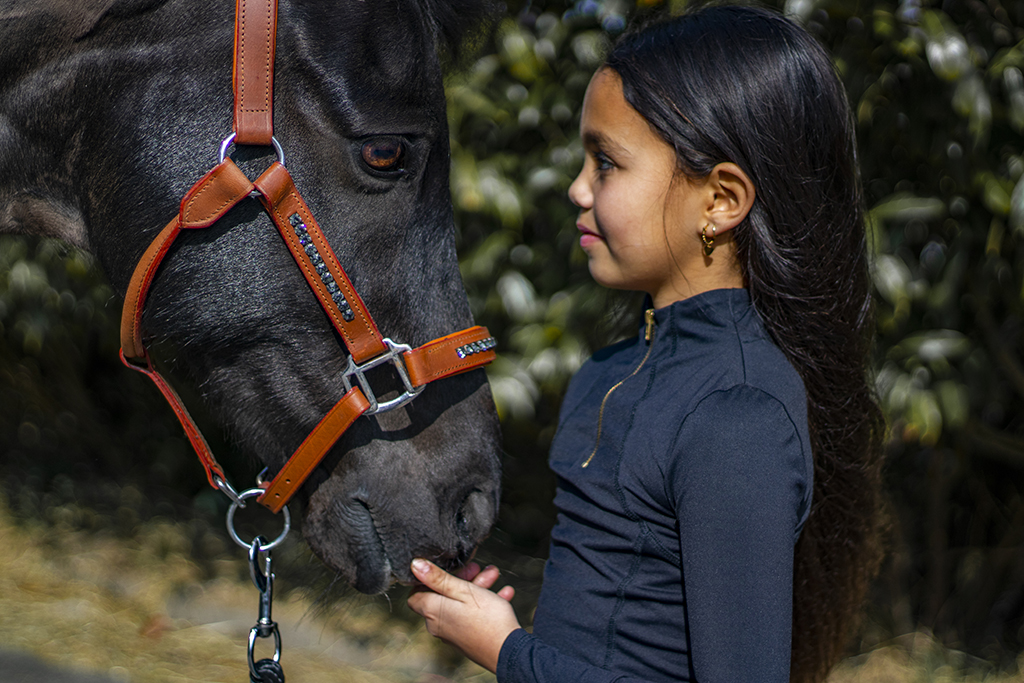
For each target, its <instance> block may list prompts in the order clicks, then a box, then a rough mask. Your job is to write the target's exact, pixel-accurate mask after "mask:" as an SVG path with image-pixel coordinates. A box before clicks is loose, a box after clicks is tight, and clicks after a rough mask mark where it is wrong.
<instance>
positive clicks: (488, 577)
mask: <svg viewBox="0 0 1024 683" xmlns="http://www.w3.org/2000/svg"><path fill="white" fill-rule="evenodd" d="M500 575H501V572H500V571H499V570H498V568H497V567H495V566H494V565H493V564H492V565H491V566H490V567H487V568H486V569H484V570H483V571H481V572H480V573H479V574H477V575H476V577H475V578H474V579H473V583H474V584H476V585H477V586H480V587H481V588H490V587H491V586H493V585H494V582H495V581H497V580H498V576H500Z"/></svg>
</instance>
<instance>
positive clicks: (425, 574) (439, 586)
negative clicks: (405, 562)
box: [411, 557, 465, 600]
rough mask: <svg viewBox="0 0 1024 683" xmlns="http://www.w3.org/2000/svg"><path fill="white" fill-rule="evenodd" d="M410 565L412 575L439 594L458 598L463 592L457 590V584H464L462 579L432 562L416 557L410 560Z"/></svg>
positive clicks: (458, 586)
mask: <svg viewBox="0 0 1024 683" xmlns="http://www.w3.org/2000/svg"><path fill="white" fill-rule="evenodd" d="M411 567H412V573H413V576H415V577H416V578H417V579H419V581H420V583H422V584H423V585H424V586H426V587H427V588H429V589H430V590H432V591H434V592H435V593H437V594H439V595H443V596H445V597H447V598H454V599H456V600H458V599H459V596H460V595H461V594H462V593H463V592H464V591H460V590H459V588H460V585H459V584H462V585H463V586H464V585H465V583H464V582H463V581H462V579H459V578H456V577H454V576H452V575H451V574H449V573H448V572H446V571H445V570H443V569H441V568H440V567H438V566H437V565H436V564H434V563H433V562H429V561H427V560H424V559H422V558H419V557H417V558H416V559H415V560H413V561H412V565H411Z"/></svg>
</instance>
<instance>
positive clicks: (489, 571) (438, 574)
mask: <svg viewBox="0 0 1024 683" xmlns="http://www.w3.org/2000/svg"><path fill="white" fill-rule="evenodd" d="M412 573H413V575H414V576H415V577H416V578H417V579H419V580H420V581H421V582H422V583H423V586H424V588H418V589H416V590H415V591H414V592H413V594H412V595H410V596H409V607H410V609H412V611H413V612H416V614H419V615H420V616H422V617H423V618H424V619H426V621H427V631H429V632H430V634H431V635H434V636H437V637H438V638H440V639H441V640H444V641H445V642H448V643H451V644H452V645H454V646H455V647H457V648H459V649H460V650H462V652H463V653H464V654H465V655H466V656H467V657H469V658H470V659H472V660H473V661H474V662H476V663H477V664H479V665H480V666H482V667H484V668H485V669H487V670H488V671H490V672H491V673H494V672H495V670H496V669H497V668H498V653H499V652H501V646H502V644H503V643H504V642H505V638H507V637H508V634H510V633H512V631H515V630H516V629H517V628H519V620H518V619H516V614H515V612H514V611H513V610H512V605H510V604H509V600H511V599H512V596H513V595H514V594H515V589H514V588H512V586H505V587H504V588H502V589H501V590H499V591H498V592H497V593H494V592H491V591H490V590H489V589H490V587H491V586H493V585H494V582H495V581H497V580H498V574H499V572H498V568H497V567H493V566H491V567H487V568H486V569H484V570H482V571H481V569H480V566H479V565H478V564H476V563H475V562H472V563H470V564H469V565H467V566H466V567H464V568H463V569H462V570H461V571H460V572H459V574H458V576H453V575H451V574H449V573H448V572H446V571H444V570H443V569H441V568H440V567H438V566H437V565H435V564H432V563H431V562H427V561H426V560H420V559H416V560H413V561H412ZM460 577H461V578H460Z"/></svg>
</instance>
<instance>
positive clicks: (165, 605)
mask: <svg viewBox="0 0 1024 683" xmlns="http://www.w3.org/2000/svg"><path fill="white" fill-rule="evenodd" d="M58 518H59V516H58ZM0 548H2V549H3V553H4V555H3V558H2V559H0V644H2V647H3V648H4V649H8V650H15V651H21V652H28V653H31V654H33V655H35V656H37V657H38V658H40V659H41V660H43V661H45V662H48V663H50V664H53V665H57V666H63V667H69V668H74V669H77V670H82V671H89V672H93V673H99V674H104V675H106V676H109V677H110V678H112V679H114V680H123V681H132V682H133V683H178V682H181V683H185V682H186V681H187V682H189V683H192V682H195V681H211V682H219V681H224V682H225V683H227V682H230V683H237V682H238V681H243V680H247V676H246V674H247V672H246V665H245V656H246V653H245V642H246V637H247V635H248V630H249V628H250V627H251V626H252V624H253V622H254V621H255V619H256V605H257V593H256V589H255V588H254V587H253V586H252V584H250V583H249V582H248V581H247V580H245V579H244V578H243V577H244V572H245V562H244V553H243V551H242V550H241V549H233V550H234V552H229V553H226V554H225V553H223V552H222V553H221V557H222V559H216V560H213V561H212V563H211V564H210V566H208V567H206V568H205V570H204V569H201V568H200V567H199V566H198V565H197V564H196V563H195V562H193V561H192V560H191V559H189V558H190V557H191V556H192V555H191V552H190V541H189V540H188V538H187V534H186V533H185V532H184V531H183V528H182V525H180V524H176V523H172V522H170V521H160V520H154V521H150V522H147V523H145V524H144V525H141V526H139V527H138V531H137V533H135V534H134V535H133V536H132V538H130V539H124V538H113V537H104V536H102V535H97V534H95V533H86V532H82V531H76V530H74V529H72V528H71V527H70V526H68V525H62V524H60V523H58V524H56V525H52V524H47V525H43V524H39V525H35V526H26V525H25V524H21V525H18V524H15V523H14V522H13V520H12V519H11V517H10V515H9V514H8V512H7V508H6V506H4V505H3V503H2V501H0ZM236 556H237V557H236ZM211 567H212V569H211ZM274 618H275V619H276V620H277V621H278V623H279V624H280V625H281V633H282V638H283V641H284V656H283V660H282V662H283V664H284V668H285V672H286V674H287V676H288V680H289V681H292V682H293V683H320V682H321V681H322V682H325V683H326V682H327V681H331V682H334V681H340V680H344V681H351V682H352V683H384V682H388V683H402V682H407V683H440V682H442V681H453V680H454V681H465V682H467V683H471V682H479V683H487V682H490V681H493V680H494V677H493V676H491V675H490V674H488V673H487V672H485V671H483V670H482V669H480V668H479V667H476V666H475V665H473V664H471V663H466V662H463V663H461V664H458V665H457V666H456V667H455V668H454V669H451V667H448V668H447V669H446V668H445V665H444V664H445V662H451V661H453V658H452V656H451V653H450V651H447V649H446V648H445V647H444V646H443V645H440V644H439V643H437V641H435V640H434V639H433V638H431V637H430V636H429V635H428V634H427V633H426V632H425V631H424V629H423V628H422V626H416V627H414V628H410V627H409V625H408V624H407V623H404V622H402V620H399V619H394V618H392V617H391V615H389V612H388V609H387V608H386V603H383V602H382V600H381V599H376V600H372V599H369V598H363V599H360V598H351V599H347V600H345V601H342V602H341V603H339V604H338V605H337V606H336V607H335V608H332V611H331V613H330V614H329V615H320V614H318V612H317V610H315V609H313V608H312V606H311V604H310V602H309V601H308V600H306V599H304V598H301V597H299V596H296V595H292V596H289V597H286V598H281V597H278V598H277V599H275V603H274ZM267 655H269V653H263V652H260V653H259V656H267ZM454 661H458V660H454ZM443 669H444V670H445V673H446V674H447V676H443V675H441V674H440V673H439V672H440V671H441V670H443ZM1011 681H1021V682H1022V683H1024V677H1022V676H1021V675H1019V674H1006V673H998V672H993V671H992V669H991V667H990V666H988V665H987V664H986V663H985V662H984V661H982V660H978V659H976V658H972V657H969V656H968V655H965V654H963V653H960V652H956V651H954V650H949V649H947V648H944V647H942V645H940V644H939V643H938V642H936V641H935V640H934V639H933V638H931V637H929V636H928V635H927V634H924V633H916V634H909V635H907V636H903V637H901V638H898V639H896V640H894V641H892V642H890V643H888V644H886V645H884V646H881V647H879V648H876V649H874V650H873V651H871V652H868V653H865V654H862V655H859V656H857V657H853V658H850V659H848V660H847V661H845V662H843V663H842V664H841V665H840V666H839V667H838V668H837V669H836V671H835V672H833V674H832V676H831V677H830V678H829V683H925V682H935V683H1010V682H1011Z"/></svg>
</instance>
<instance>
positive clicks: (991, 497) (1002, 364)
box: [0, 0, 1024, 661]
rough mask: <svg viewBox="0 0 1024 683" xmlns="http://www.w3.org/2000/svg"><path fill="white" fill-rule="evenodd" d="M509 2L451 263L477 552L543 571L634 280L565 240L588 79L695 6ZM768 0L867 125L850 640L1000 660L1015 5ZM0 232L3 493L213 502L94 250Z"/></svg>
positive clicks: (467, 159)
mask: <svg viewBox="0 0 1024 683" xmlns="http://www.w3.org/2000/svg"><path fill="white" fill-rule="evenodd" d="M508 4H509V7H508V13H507V16H506V17H504V18H503V19H501V20H500V21H499V23H498V24H497V26H496V27H495V31H494V33H493V35H492V36H491V38H490V39H489V42H488V43H487V44H486V46H485V47H484V49H483V50H482V51H481V52H480V54H479V56H478V58H476V59H475V61H471V62H470V63H469V64H468V65H467V66H466V68H465V69H463V70H460V71H459V72H457V73H453V74H451V75H450V76H449V79H448V83H447V89H448V97H449V118H450V125H451V137H452V161H453V167H452V181H451V187H452V198H453V201H454V204H455V208H456V223H457V229H458V235H459V248H460V254H461V257H462V274H463V278H464V280H465V283H466V286H467V290H468V291H469V295H470V300H471V304H472V307H473V311H474V313H475V315H476V317H477V320H478V321H479V322H480V323H481V324H486V325H488V326H489V327H490V329H491V330H492V332H494V333H495V334H496V335H497V336H498V338H499V340H500V343H501V346H500V351H501V356H500V358H499V360H498V361H497V362H496V363H494V364H493V366H492V367H491V369H490V371H489V372H490V375H491V379H492V389H493V392H494V396H495V400H496V403H497V405H498V409H499V412H500V414H501V417H502V423H503V427H504V431H505V449H506V457H505V494H504V500H503V504H502V509H501V516H500V519H499V523H498V526H497V528H496V529H495V532H494V534H493V536H492V538H491V539H490V540H489V541H488V544H487V545H486V547H485V551H484V552H485V554H490V555H492V556H495V557H498V558H500V559H502V561H504V562H506V566H507V565H508V564H511V565H512V566H513V567H515V568H516V569H517V570H518V571H519V572H520V573H521V575H522V577H523V579H524V580H527V581H529V580H532V579H535V578H536V577H537V575H538V573H539V567H540V563H539V561H533V560H530V559H529V558H540V557H543V556H544V555H545V554H546V539H547V534H548V531H549V529H550V525H551V523H552V521H553V509H552V506H551V498H552V494H553V491H554V480H553V478H552V476H551V475H550V473H549V472H548V470H547V467H546V464H545V462H546V454H547V449H548V445H549V444H550V440H551V437H552V435H553V432H554V426H555V421H556V418H557V412H558V407H559V403H560V400H561V396H562V392H563V391H564V388H565V384H566V382H567V380H568V378H569V377H570V376H571V374H572V373H573V372H574V371H575V370H576V368H578V367H579V365H580V363H581V362H582V361H583V360H584V359H585V358H586V357H587V356H588V355H589V354H590V353H591V352H592V351H593V350H595V349H596V348H598V347H600V346H602V345H604V344H607V343H609V342H610V341H612V340H614V339H615V338H617V337H619V336H622V335H625V334H632V333H633V330H634V329H635V328H636V326H637V325H638V324H639V309H640V299H639V298H637V297H636V296H633V295H626V294H622V293H616V292H608V291H606V290H602V289H601V288H599V287H596V286H595V285H594V284H593V282H592V281H591V280H590V277H589V275H588V273H587V270H586V262H585V257H584V255H583V254H582V252H581V251H580V250H579V249H578V248H577V247H576V246H575V245H576V241H577V231H576V229H575V226H574V223H575V215H576V212H575V210H574V208H573V207H572V206H571V204H570V203H569V202H568V200H567V199H566V197H565V193H566V190H567V189H568V186H569V183H570V182H571V180H572V178H573V177H574V176H575V174H576V172H577V170H578V169H579V167H580V165H581V164H582V158H583V157H582V149H581V146H580V144H579V141H578V139H577V137H576V128H577V126H578V122H579V108H580V104H581V101H582V97H583V92H584V90H585V89H586V85H587V83H588V81H589V78H590V75H591V74H592V73H593V71H594V69H595V68H596V67H597V66H598V65H599V64H600V62H601V59H602V56H603V54H604V53H605V51H606V50H607V49H608V47H609V46H610V45H611V43H612V42H613V41H614V39H615V37H616V36H617V35H618V34H620V33H621V32H622V30H624V28H625V27H626V26H627V24H628V23H629V22H630V21H632V20H635V19H636V18H637V17H638V16H639V15H646V14H648V13H659V12H678V11H681V10H682V9H683V8H684V6H685V4H686V3H685V2H682V1H680V0H630V1H628V2H627V1H626V0H579V1H578V2H567V1H566V0H533V1H527V0H513V1H511V2H509V3H508ZM769 4H772V5H773V6H776V7H777V8H779V9H781V10H784V11H786V12H787V13H789V14H790V15H792V16H794V17H795V18H796V19H797V20H798V21H800V22H802V23H803V24H804V25H805V26H806V27H807V28H808V30H809V31H811V32H812V33H813V34H814V35H816V36H817V37H819V38H820V39H821V41H822V42H823V43H824V44H825V45H826V46H827V47H828V49H829V50H830V51H831V53H832V54H833V55H834V58H835V62H836V67H837V69H838V71H839V73H840V75H841V77H842V79H843V81H844V83H845V85H846V87H847V91H848V93H849V97H850V102H851V106H852V107H853V110H854V112H855V115H856V118H857V123H858V135H859V145H860V162H861V168H862V173H863V182H864V189H865V194H866V200H867V204H868V207H869V209H870V211H869V237H870V244H871V249H872V254H873V257H872V264H873V265H872V268H873V276H874V280H875V284H876V289H877V312H878V344H877V370H878V374H877V386H878V395H879V399H880V401H881V403H882V405H883V407H884V409H885V411H886V414H887V415H888V417H889V420H890V424H891V434H890V438H889V449H890V462H889V466H888V484H889V489H890V496H891V501H892V510H893V524H892V534H891V539H890V546H891V551H892V552H891V555H890V561H889V563H888V565H887V567H886V569H885V571H884V574H883V576H882V577H881V579H880V580H879V582H878V585H877V587H876V591H875V595H874V600H873V604H872V605H871V607H870V609H869V624H868V626H869V628H868V629H867V630H866V636H865V641H864V642H862V643H861V646H862V647H866V646H870V645H873V644H874V643H875V642H877V641H878V640H880V639H882V638H887V637H891V636H893V635H897V634H902V633H909V632H912V631H914V630H915V628H918V627H924V628H929V629H931V630H933V631H934V632H935V633H936V634H937V636H939V637H940V638H942V639H944V640H945V641H946V642H947V643H948V644H956V645H957V646H959V647H962V648H965V649H966V650H968V651H970V652H972V653H975V654H978V655H982V656H985V657H987V658H989V659H992V660H999V659H1000V658H1003V659H1004V660H1005V661H1010V660H1012V654H1011V653H1014V652H1018V651H1020V650H1021V649H1024V546H1022V541H1024V477H1022V468H1024V423H1022V417H1024V412H1022V408H1024V404H1022V400H1024V363H1022V361H1021V350H1022V335H1024V319H1022V313H1024V310H1022V304H1024V301H1022V299H1024V180H1022V178H1024V142H1022V141H1024V75H1022V74H1024V3H1021V2H1017V1H1010V0H984V1H983V0H947V1H945V2H942V3H939V2H937V0H936V1H921V0H902V1H900V2H896V1H890V2H882V1H880V0H870V1H869V0H863V1H861V2H857V3H851V2H845V1H842V0H788V1H786V2H781V0H779V1H778V2H773V3H769ZM2 240H3V241H2V242H0V443H3V444H4V447H3V448H4V453H3V456H2V462H0V467H2V473H3V476H4V478H5V483H6V487H7V489H8V491H9V492H10V499H11V501H12V504H13V505H14V506H15V507H16V509H19V510H22V511H24V512H25V513H26V514H27V513H32V514H39V515H43V514H45V510H46V509H48V505H47V502H48V501H51V502H52V501H55V500H61V499H65V498H67V497H69V496H79V497H82V498H83V499H85V500H89V499H90V498H89V496H92V497H93V498H95V499H97V504H99V502H100V501H101V500H105V501H109V500H117V499H118V496H119V495H120V494H119V493H117V491H110V490H106V489H110V488H111V487H112V484H110V482H118V483H120V484H124V483H125V482H129V481H130V482H134V485H135V486H137V489H136V490H138V491H142V492H144V493H145V495H144V496H142V498H143V500H145V501H151V502H146V503H139V504H140V505H143V506H144V507H145V505H149V506H150V508H149V509H150V512H153V509H152V508H153V506H159V505H169V504H170V503H166V501H175V502H174V503H173V505H179V504H180V505H183V506H185V507H188V506H189V505H193V502H192V501H198V502H199V508H200V509H208V510H212V509H214V506H216V505H218V504H219V503H217V502H214V501H212V500H210V499H209V497H208V494H207V493H205V492H204V489H203V486H204V481H203V477H202V475H201V473H200V471H199V469H198V467H197V466H196V465H195V463H194V462H192V458H193V456H192V455H191V453H190V452H189V450H188V445H187V442H185V440H184V438H183V437H181V436H180V431H179V428H178V427H177V424H176V423H175V422H174V421H173V418H172V417H171V416H170V415H169V411H168V410H166V408H165V407H164V406H163V405H162V404H161V399H160V398H159V396H157V395H155V392H154V391H152V388H151V387H149V386H146V385H144V384H143V380H142V378H139V377H135V376H134V375H133V373H129V372H128V371H126V370H122V369H121V368H120V365H119V363H118V362H117V358H116V318H117V310H118V307H119V303H120V302H119V301H118V300H117V297H115V296H114V295H112V293H111V292H110V290H109V288H107V286H106V285H105V284H103V280H102V278H101V277H100V276H99V275H98V274H97V273H96V271H95V269H94V268H93V266H92V264H91V262H90V261H89V259H88V258H87V257H86V256H84V255H82V254H81V253H78V252H75V251H69V250H67V249H66V248H64V247H62V246H59V245H57V244H56V243H54V242H52V241H46V240H42V241H40V240H28V239H20V238H12V237H6V238H2ZM218 452H220V451H218ZM156 454H160V457H155V455H156ZM233 466H235V465H233ZM239 466H241V465H239ZM104 487H106V489H105V488H104ZM114 488H115V489H116V487H114ZM105 490H106V493H104V491H105ZM115 494H116V495H115ZM161 501H164V502H161ZM136 502H138V501H136ZM125 507H128V508H130V507H131V505H128V504H125V503H123V501H122V502H118V503H116V504H113V505H112V507H111V509H112V510H114V511H115V512H112V513H111V514H110V515H105V516H103V517H102V519H100V520H99V521H100V522H104V523H105V522H107V521H109V520H110V519H114V518H116V511H117V510H120V509H121V508H125ZM531 590H532V589H531ZM530 594H531V591H530V590H528V591H527V595H530Z"/></svg>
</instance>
